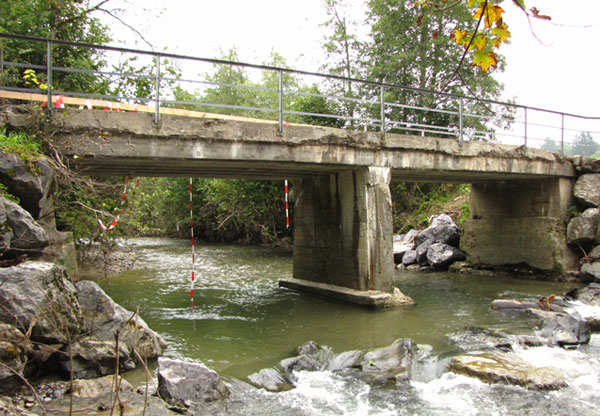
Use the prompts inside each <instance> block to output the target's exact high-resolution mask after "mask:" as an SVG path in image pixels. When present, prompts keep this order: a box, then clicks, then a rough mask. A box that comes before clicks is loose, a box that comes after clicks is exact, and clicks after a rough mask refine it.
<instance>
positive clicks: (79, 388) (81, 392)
mask: <svg viewBox="0 0 600 416" xmlns="http://www.w3.org/2000/svg"><path fill="white" fill-rule="evenodd" d="M118 383H119V391H121V392H123V391H130V392H133V386H132V385H131V383H129V382H128V381H127V380H125V379H124V378H123V377H121V376H119V377H118ZM115 387H116V386H115V376H105V377H100V378H94V379H89V380H81V379H77V380H73V390H72V391H71V394H72V395H73V397H98V396H101V395H102V394H103V393H105V392H107V391H113V392H116V388H115Z"/></svg>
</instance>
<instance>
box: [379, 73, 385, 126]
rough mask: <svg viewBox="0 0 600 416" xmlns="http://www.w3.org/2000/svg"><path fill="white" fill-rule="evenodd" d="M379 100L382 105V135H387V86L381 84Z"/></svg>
mask: <svg viewBox="0 0 600 416" xmlns="http://www.w3.org/2000/svg"><path fill="white" fill-rule="evenodd" d="M379 100H380V104H379V105H380V107H381V135H382V136H385V86H384V85H383V84H381V85H380V86H379Z"/></svg>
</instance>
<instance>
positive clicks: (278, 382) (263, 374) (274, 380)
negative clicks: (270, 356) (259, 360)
mask: <svg viewBox="0 0 600 416" xmlns="http://www.w3.org/2000/svg"><path fill="white" fill-rule="evenodd" d="M248 380H250V382H251V383H252V384H254V385H255V386H257V387H262V388H264V389H265V390H268V391H284V390H290V389H291V388H292V387H293V386H292V384H291V383H290V382H289V381H288V380H287V379H286V378H285V377H284V376H283V375H282V374H281V373H280V372H279V371H277V370H276V369H274V368H263V369H262V370H260V371H258V372H256V373H253V374H250V375H249V376H248Z"/></svg>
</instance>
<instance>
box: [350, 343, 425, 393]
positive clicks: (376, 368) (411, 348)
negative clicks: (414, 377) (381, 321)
mask: <svg viewBox="0 0 600 416" xmlns="http://www.w3.org/2000/svg"><path fill="white" fill-rule="evenodd" d="M414 354H415V344H414V343H413V341H412V340H411V339H402V338H401V339H397V340H396V341H394V342H393V343H392V344H391V345H390V346H388V347H385V348H377V349H374V350H371V351H369V352H367V353H366V354H365V355H364V358H363V361H362V365H361V377H362V378H364V379H366V380H368V381H370V382H376V383H385V382H388V381H392V382H399V381H405V380H409V379H410V376H411V367H412V360H413V356H414Z"/></svg>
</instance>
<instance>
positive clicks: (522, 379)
mask: <svg viewBox="0 0 600 416" xmlns="http://www.w3.org/2000/svg"><path fill="white" fill-rule="evenodd" d="M448 370H449V371H452V372H454V373H458V374H464V375H467V376H471V377H477V378H478V379H480V380H482V381H484V382H486V383H503V384H511V385H517V386H522V387H525V388H527V389H531V390H557V389H560V388H562V387H565V386H566V385H567V384H566V382H565V379H564V377H563V376H562V374H561V373H560V372H559V371H558V370H557V369H555V368H552V367H535V366H533V365H531V364H529V363H527V362H526V361H524V360H522V359H521V358H519V357H517V356H515V355H513V354H510V353H506V352H501V351H478V352H470V353H467V354H462V355H458V356H456V357H454V358H452V360H451V361H450V363H449V365H448Z"/></svg>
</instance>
